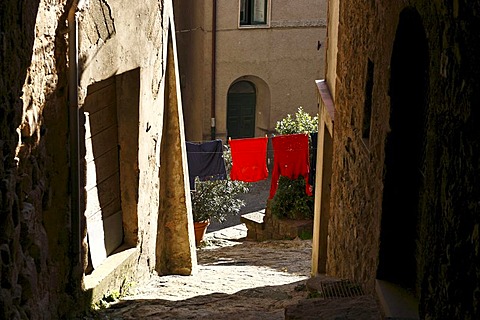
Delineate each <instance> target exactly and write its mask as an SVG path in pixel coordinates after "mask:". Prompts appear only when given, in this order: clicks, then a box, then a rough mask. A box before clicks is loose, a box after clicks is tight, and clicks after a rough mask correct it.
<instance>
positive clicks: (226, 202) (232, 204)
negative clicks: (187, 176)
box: [191, 149, 249, 245]
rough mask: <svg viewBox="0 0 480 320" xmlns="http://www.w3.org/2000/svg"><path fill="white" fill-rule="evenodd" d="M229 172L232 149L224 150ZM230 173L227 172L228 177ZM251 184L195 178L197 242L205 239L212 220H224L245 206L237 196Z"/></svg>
mask: <svg viewBox="0 0 480 320" xmlns="http://www.w3.org/2000/svg"><path fill="white" fill-rule="evenodd" d="M224 158H225V164H226V167H227V173H229V172H230V168H231V157H230V151H229V150H228V149H227V151H225V152H224ZM228 176H229V175H228V174H227V177H228ZM248 187H249V184H248V183H245V182H242V181H232V180H230V179H229V178H227V179H226V180H207V181H200V180H199V179H198V178H196V179H195V190H192V191H191V199H192V213H193V221H194V226H195V242H196V244H197V245H199V244H200V242H201V241H202V240H203V236H204V235H205V232H206V229H207V227H208V225H209V224H210V221H211V220H216V221H218V222H220V223H221V222H224V221H225V220H226V219H227V218H228V216H229V215H234V214H237V213H238V212H239V211H240V209H241V208H242V207H243V206H245V202H244V201H243V200H240V199H238V198H237V196H238V195H239V194H241V193H246V192H248V190H249V189H248Z"/></svg>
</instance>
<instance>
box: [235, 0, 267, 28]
mask: <svg viewBox="0 0 480 320" xmlns="http://www.w3.org/2000/svg"><path fill="white" fill-rule="evenodd" d="M267 4H268V0H240V26H250V25H266V24H267Z"/></svg>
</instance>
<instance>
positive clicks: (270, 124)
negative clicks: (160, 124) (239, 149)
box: [174, 0, 326, 141]
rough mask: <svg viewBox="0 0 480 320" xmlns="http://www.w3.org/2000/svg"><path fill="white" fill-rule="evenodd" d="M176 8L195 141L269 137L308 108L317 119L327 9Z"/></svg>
mask: <svg viewBox="0 0 480 320" xmlns="http://www.w3.org/2000/svg"><path fill="white" fill-rule="evenodd" d="M174 5H175V19H176V22H177V38H178V46H179V52H180V53H179V64H180V66H179V67H180V73H181V81H182V82H181V83H182V93H183V106H184V116H185V124H186V125H185V127H186V133H185V134H186V137H187V139H188V140H191V141H202V140H210V139H213V138H219V139H224V140H225V139H226V138H227V136H228V137H232V138H239V137H254V136H257V137H258V136H264V135H265V134H268V133H272V132H274V131H275V125H276V122H277V121H278V120H281V119H283V118H284V117H286V115H287V114H294V113H295V112H296V111H297V108H298V107H300V106H302V107H303V109H304V110H305V111H307V112H308V113H310V114H312V115H315V114H316V113H317V110H318V106H317V100H316V93H315V84H314V80H315V79H318V78H319V77H321V76H322V75H323V73H324V58H325V51H324V50H325V43H324V39H325V35H326V1H324V0H300V1H288V0H233V1H195V0H176V1H174ZM212 119H213V120H212Z"/></svg>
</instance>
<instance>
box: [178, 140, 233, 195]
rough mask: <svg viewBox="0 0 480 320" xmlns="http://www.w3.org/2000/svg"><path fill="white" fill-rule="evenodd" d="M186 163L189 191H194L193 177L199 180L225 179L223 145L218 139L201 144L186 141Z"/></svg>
mask: <svg viewBox="0 0 480 320" xmlns="http://www.w3.org/2000/svg"><path fill="white" fill-rule="evenodd" d="M187 161H188V172H189V178H190V190H194V189H195V177H198V178H199V179H200V180H212V179H215V180H224V179H226V178H227V171H226V169H225V161H224V159H223V144H222V140H220V139H218V140H213V141H207V142H203V143H194V142H188V141H187Z"/></svg>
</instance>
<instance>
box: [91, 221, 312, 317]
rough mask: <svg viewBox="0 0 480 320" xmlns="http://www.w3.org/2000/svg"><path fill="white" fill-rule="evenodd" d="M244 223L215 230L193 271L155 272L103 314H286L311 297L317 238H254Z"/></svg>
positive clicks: (208, 238) (199, 252)
mask: <svg viewBox="0 0 480 320" xmlns="http://www.w3.org/2000/svg"><path fill="white" fill-rule="evenodd" d="M245 236H246V228H245V227H244V225H238V226H234V227H230V228H227V229H223V230H220V231H216V232H211V233H208V234H207V235H206V242H205V245H204V246H203V247H201V248H199V249H197V257H198V264H199V268H198V271H197V273H196V274H195V275H193V276H163V277H154V278H152V279H151V281H150V282H149V283H148V284H147V285H146V286H143V287H141V288H136V289H135V291H134V292H133V294H132V295H131V296H127V297H125V298H123V299H122V300H121V301H120V302H118V303H116V304H113V305H111V306H110V308H108V309H106V310H104V311H102V312H101V313H100V314H99V317H100V318H102V319H244V320H247V319H284V318H285V316H284V313H285V307H286V306H288V305H292V304H296V303H297V302H298V301H300V300H301V299H304V298H306V296H307V291H306V288H305V282H306V279H307V278H308V276H309V272H310V259H311V241H310V240H299V239H298V240H290V241H265V242H261V243H259V242H250V241H244V240H242V238H244V237H245Z"/></svg>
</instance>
